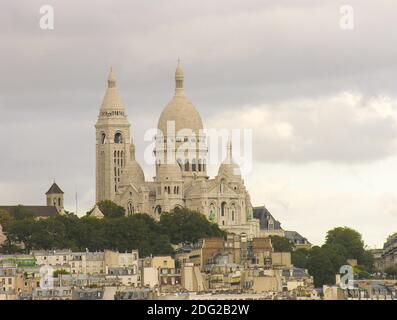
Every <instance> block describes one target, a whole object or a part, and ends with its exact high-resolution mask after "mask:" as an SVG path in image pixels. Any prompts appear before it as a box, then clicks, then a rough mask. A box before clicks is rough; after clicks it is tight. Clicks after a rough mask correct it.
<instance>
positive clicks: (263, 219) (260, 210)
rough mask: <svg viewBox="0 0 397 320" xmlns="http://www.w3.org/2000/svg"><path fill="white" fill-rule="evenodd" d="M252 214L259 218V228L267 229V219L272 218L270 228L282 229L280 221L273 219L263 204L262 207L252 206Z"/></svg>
mask: <svg viewBox="0 0 397 320" xmlns="http://www.w3.org/2000/svg"><path fill="white" fill-rule="evenodd" d="M253 216H254V218H255V219H259V224H260V229H261V230H268V229H269V220H273V221H274V224H273V229H272V230H282V228H281V223H280V222H279V221H277V220H276V219H274V217H273V216H272V214H271V213H270V211H269V210H267V208H266V207H265V206H262V207H254V208H253Z"/></svg>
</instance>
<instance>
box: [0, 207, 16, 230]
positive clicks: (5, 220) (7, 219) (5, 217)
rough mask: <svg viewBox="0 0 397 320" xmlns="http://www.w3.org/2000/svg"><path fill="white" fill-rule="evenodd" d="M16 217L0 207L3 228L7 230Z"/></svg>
mask: <svg viewBox="0 0 397 320" xmlns="http://www.w3.org/2000/svg"><path fill="white" fill-rule="evenodd" d="M13 220H14V218H13V217H12V216H11V214H9V212H8V211H5V210H2V209H0V225H1V226H2V227H3V230H4V231H5V230H7V227H8V226H9V225H10V224H11V222H12V221H13Z"/></svg>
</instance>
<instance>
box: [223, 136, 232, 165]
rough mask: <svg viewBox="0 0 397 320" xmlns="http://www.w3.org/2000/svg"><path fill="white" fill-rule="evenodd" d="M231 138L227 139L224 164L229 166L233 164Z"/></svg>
mask: <svg viewBox="0 0 397 320" xmlns="http://www.w3.org/2000/svg"><path fill="white" fill-rule="evenodd" d="M232 148H233V147H232V138H231V137H229V139H228V141H227V145H226V159H225V163H227V164H230V163H233V149H232Z"/></svg>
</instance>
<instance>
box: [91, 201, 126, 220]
mask: <svg viewBox="0 0 397 320" xmlns="http://www.w3.org/2000/svg"><path fill="white" fill-rule="evenodd" d="M97 205H98V207H99V209H100V210H101V211H102V213H103V215H104V216H105V217H106V218H120V217H123V216H125V209H124V208H123V207H122V206H119V205H117V204H116V203H114V202H113V201H110V200H103V201H100V202H98V203H97ZM91 212H92V210H91ZM91 212H90V213H91Z"/></svg>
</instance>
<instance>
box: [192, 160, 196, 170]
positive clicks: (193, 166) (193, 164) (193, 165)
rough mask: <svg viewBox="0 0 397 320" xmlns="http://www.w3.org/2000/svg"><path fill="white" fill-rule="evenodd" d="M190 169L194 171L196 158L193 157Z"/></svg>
mask: <svg viewBox="0 0 397 320" xmlns="http://www.w3.org/2000/svg"><path fill="white" fill-rule="evenodd" d="M192 171H196V160H195V159H193V161H192Z"/></svg>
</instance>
